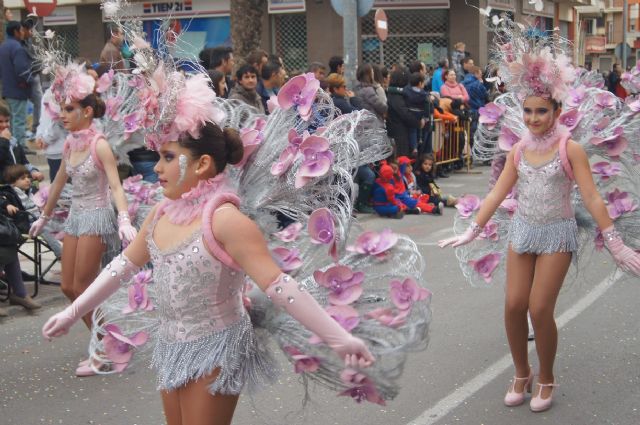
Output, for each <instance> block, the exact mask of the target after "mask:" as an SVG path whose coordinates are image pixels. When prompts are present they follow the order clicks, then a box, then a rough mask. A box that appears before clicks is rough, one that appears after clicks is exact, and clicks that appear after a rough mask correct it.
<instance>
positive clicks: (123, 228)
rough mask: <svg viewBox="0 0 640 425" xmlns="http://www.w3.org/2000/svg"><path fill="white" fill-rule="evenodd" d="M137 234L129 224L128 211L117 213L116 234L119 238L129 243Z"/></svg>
mask: <svg viewBox="0 0 640 425" xmlns="http://www.w3.org/2000/svg"><path fill="white" fill-rule="evenodd" d="M137 234H138V231H137V230H136V228H135V227H133V226H132V225H131V218H130V217H129V213H128V212H126V211H122V212H119V213H118V236H119V237H120V240H121V241H123V242H126V243H127V244H129V243H130V242H131V241H132V240H133V239H134V238H135V237H136V235H137Z"/></svg>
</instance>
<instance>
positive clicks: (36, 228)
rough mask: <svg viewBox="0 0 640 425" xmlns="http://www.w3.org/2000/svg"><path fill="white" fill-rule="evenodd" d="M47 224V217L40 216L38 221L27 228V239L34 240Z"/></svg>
mask: <svg viewBox="0 0 640 425" xmlns="http://www.w3.org/2000/svg"><path fill="white" fill-rule="evenodd" d="M48 222H49V216H47V215H44V214H41V215H40V217H38V219H37V220H36V221H34V222H33V224H32V225H31V227H30V228H29V237H30V238H35V237H36V236H38V235H39V234H40V233H41V232H42V229H44V226H46V225H47V223H48Z"/></svg>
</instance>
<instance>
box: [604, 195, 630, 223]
mask: <svg viewBox="0 0 640 425" xmlns="http://www.w3.org/2000/svg"><path fill="white" fill-rule="evenodd" d="M607 201H608V202H609V203H608V205H607V210H608V211H609V217H611V218H612V219H613V220H615V219H617V218H618V217H620V216H621V215H623V214H626V213H628V212H632V211H635V210H637V209H638V205H637V204H636V203H635V202H634V201H633V198H631V197H629V193H627V192H621V191H620V190H619V189H614V191H613V192H609V193H607Z"/></svg>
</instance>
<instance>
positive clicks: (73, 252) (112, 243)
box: [29, 64, 136, 376]
mask: <svg viewBox="0 0 640 425" xmlns="http://www.w3.org/2000/svg"><path fill="white" fill-rule="evenodd" d="M95 84H96V82H95V79H94V77H92V76H91V75H88V74H87V73H86V71H85V69H84V67H82V66H80V65H76V64H70V65H68V66H67V67H65V68H61V69H59V70H58V72H57V76H56V80H55V81H54V84H53V86H52V93H53V94H54V96H55V98H56V100H57V101H58V102H59V103H60V119H61V120H62V123H63V126H64V128H65V129H66V130H67V131H69V136H68V137H67V139H66V140H65V144H64V154H63V160H62V164H61V166H60V170H59V171H58V174H57V175H56V178H55V180H54V181H53V183H52V184H51V188H50V191H49V197H48V199H47V203H46V205H45V206H44V209H43V211H42V214H41V215H40V218H38V220H36V221H35V222H34V223H33V225H32V227H31V230H30V232H29V235H30V236H31V237H35V236H36V235H38V234H39V233H40V232H41V231H42V229H43V227H44V226H45V225H46V224H47V222H48V221H49V218H50V217H51V214H52V212H53V210H54V208H55V205H56V203H57V201H58V198H59V196H60V193H61V191H62V189H63V187H64V185H65V184H66V182H67V179H68V178H71V179H72V187H73V194H72V202H71V210H70V212H69V217H68V218H67V221H66V223H65V228H64V232H65V237H64V240H63V245H64V248H63V251H62V282H61V289H62V292H63V293H64V295H65V296H66V297H67V298H68V299H69V300H70V301H74V300H75V299H76V298H78V297H79V296H80V295H81V294H82V293H83V292H84V291H85V290H86V289H87V288H88V287H89V285H90V284H91V282H92V281H93V279H95V277H96V276H97V275H98V272H99V271H100V265H101V261H102V259H103V255H104V254H105V252H106V251H107V250H114V249H118V248H119V246H120V239H122V240H123V241H125V242H129V241H131V240H133V238H134V237H135V235H136V230H135V228H134V227H133V226H131V224H130V220H129V213H128V212H127V200H126V198H125V194H124V191H123V189H122V185H121V184H120V179H119V177H118V169H117V166H116V161H115V159H114V156H113V153H112V151H111V147H110V146H109V144H108V143H107V141H106V140H105V138H104V136H103V135H102V134H101V133H100V132H99V131H98V130H96V128H95V126H94V120H95V119H98V118H101V117H102V116H103V115H104V113H105V104H104V102H103V101H102V99H100V97H99V96H98V95H97V94H96V93H94V89H95ZM112 199H113V201H114V202H115V205H116V208H117V210H118V216H117V219H116V214H115V212H114V211H113V207H112V205H111V200H112ZM82 320H83V321H84V322H85V324H86V325H87V327H88V328H89V329H91V325H92V323H91V311H87V312H86V313H85V314H83V317H82ZM88 363H89V361H88V360H85V361H82V362H80V365H79V366H78V369H77V370H76V374H77V375H78V376H89V375H94V374H95V372H94V371H93V369H92V368H91V367H89V366H88Z"/></svg>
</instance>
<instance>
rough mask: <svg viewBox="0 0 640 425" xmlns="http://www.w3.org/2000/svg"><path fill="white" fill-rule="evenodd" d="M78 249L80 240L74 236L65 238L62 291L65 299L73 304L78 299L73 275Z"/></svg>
mask: <svg viewBox="0 0 640 425" xmlns="http://www.w3.org/2000/svg"><path fill="white" fill-rule="evenodd" d="M77 247H78V238H76V237H74V236H68V235H67V236H65V237H64V239H63V247H62V270H61V275H62V281H61V282H60V289H61V290H62V293H63V294H64V296H65V297H67V299H68V300H69V301H71V302H73V301H74V300H75V299H76V292H75V291H74V290H73V275H74V270H75V266H76V250H77Z"/></svg>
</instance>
